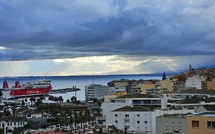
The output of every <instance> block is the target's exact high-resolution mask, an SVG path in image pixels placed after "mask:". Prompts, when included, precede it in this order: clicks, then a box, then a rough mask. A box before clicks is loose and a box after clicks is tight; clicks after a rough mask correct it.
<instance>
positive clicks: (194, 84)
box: [185, 75, 205, 89]
mask: <svg viewBox="0 0 215 134" xmlns="http://www.w3.org/2000/svg"><path fill="white" fill-rule="evenodd" d="M203 81H205V79H204V78H203V77H201V76H199V75H195V76H193V77H188V79H187V80H186V84H185V85H186V88H195V89H202V82H203Z"/></svg>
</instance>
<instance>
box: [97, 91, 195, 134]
mask: <svg viewBox="0 0 215 134" xmlns="http://www.w3.org/2000/svg"><path fill="white" fill-rule="evenodd" d="M144 96H145V97H147V96H148V95H144V94H138V95H133V98H132V96H129V95H125V96H124V97H127V98H124V97H118V98H115V99H112V100H111V102H109V103H103V104H102V107H101V108H102V113H103V116H104V117H105V122H104V123H103V125H105V126H106V128H107V129H108V128H109V126H113V125H114V126H115V127H116V128H117V129H119V130H120V131H125V128H126V129H127V131H128V132H130V133H136V134H137V133H141V134H144V133H147V134H156V117H157V116H160V115H163V114H181V113H188V112H190V113H194V109H192V110H187V109H182V110H166V109H165V108H166V104H167V97H166V96H164V97H163V98H144ZM148 97H149V96H148ZM150 106H154V107H158V108H162V109H163V110H153V109H149V108H145V107H150Z"/></svg>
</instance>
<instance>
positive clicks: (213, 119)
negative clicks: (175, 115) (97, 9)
mask: <svg viewBox="0 0 215 134" xmlns="http://www.w3.org/2000/svg"><path fill="white" fill-rule="evenodd" d="M186 122H187V131H186V133H187V134H214V133H215V112H204V113H198V114H192V115H188V116H187V119H186Z"/></svg>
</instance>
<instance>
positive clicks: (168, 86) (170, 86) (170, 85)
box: [160, 79, 176, 92]
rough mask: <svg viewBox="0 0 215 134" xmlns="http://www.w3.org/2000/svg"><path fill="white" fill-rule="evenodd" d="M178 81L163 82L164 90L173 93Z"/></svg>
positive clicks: (161, 82)
mask: <svg viewBox="0 0 215 134" xmlns="http://www.w3.org/2000/svg"><path fill="white" fill-rule="evenodd" d="M175 83H176V80H175V79H174V80H168V79H166V80H161V81H160V84H161V87H162V88H165V89H167V91H169V92H172V91H173V90H174V89H175Z"/></svg>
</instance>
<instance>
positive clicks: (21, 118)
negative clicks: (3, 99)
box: [0, 117, 27, 122]
mask: <svg viewBox="0 0 215 134" xmlns="http://www.w3.org/2000/svg"><path fill="white" fill-rule="evenodd" d="M0 121H6V122H8V121H14V122H17V121H27V119H26V117H5V118H0Z"/></svg>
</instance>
